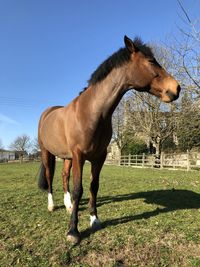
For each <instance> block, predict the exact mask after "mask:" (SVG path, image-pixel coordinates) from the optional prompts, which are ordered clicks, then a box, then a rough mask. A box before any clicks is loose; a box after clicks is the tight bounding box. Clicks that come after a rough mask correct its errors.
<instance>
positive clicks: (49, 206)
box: [48, 193, 54, 211]
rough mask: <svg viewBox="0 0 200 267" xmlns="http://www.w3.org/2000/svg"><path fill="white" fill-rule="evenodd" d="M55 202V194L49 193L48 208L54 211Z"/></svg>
mask: <svg viewBox="0 0 200 267" xmlns="http://www.w3.org/2000/svg"><path fill="white" fill-rule="evenodd" d="M53 208H54V203H53V196H52V194H51V193H48V210H49V211H53Z"/></svg>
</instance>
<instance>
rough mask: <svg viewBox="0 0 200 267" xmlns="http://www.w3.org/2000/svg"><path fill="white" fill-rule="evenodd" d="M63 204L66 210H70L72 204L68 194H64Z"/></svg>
mask: <svg viewBox="0 0 200 267" xmlns="http://www.w3.org/2000/svg"><path fill="white" fill-rule="evenodd" d="M64 204H65V207H66V209H67V210H69V211H70V210H71V209H72V202H71V196H70V193H69V192H67V193H64Z"/></svg>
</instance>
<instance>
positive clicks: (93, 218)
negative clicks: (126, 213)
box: [90, 215, 101, 227]
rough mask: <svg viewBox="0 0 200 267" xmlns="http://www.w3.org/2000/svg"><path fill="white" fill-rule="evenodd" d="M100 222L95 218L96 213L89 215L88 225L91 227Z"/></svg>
mask: <svg viewBox="0 0 200 267" xmlns="http://www.w3.org/2000/svg"><path fill="white" fill-rule="evenodd" d="M100 224H101V223H100V220H99V219H97V217H96V215H92V216H91V215H90V226H91V227H94V226H95V225H96V226H98V225H100Z"/></svg>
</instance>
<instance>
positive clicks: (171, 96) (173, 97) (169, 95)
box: [165, 90, 178, 101]
mask: <svg viewBox="0 0 200 267" xmlns="http://www.w3.org/2000/svg"><path fill="white" fill-rule="evenodd" d="M165 93H166V95H167V96H168V97H169V98H170V100H171V101H174V100H176V99H177V98H178V94H177V95H175V94H173V93H172V92H171V91H170V90H166V92H165Z"/></svg>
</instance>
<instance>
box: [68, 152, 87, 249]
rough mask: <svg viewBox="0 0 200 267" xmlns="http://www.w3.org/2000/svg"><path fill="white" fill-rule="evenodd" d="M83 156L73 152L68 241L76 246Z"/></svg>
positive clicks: (78, 234)
mask: <svg viewBox="0 0 200 267" xmlns="http://www.w3.org/2000/svg"><path fill="white" fill-rule="evenodd" d="M83 164H84V160H83V156H82V153H81V152H80V151H79V150H78V149H77V150H76V151H74V152H73V160H72V170H73V207H72V213H71V218H70V223H69V231H68V233H67V239H68V240H69V241H71V242H72V243H74V244H77V243H79V242H80V233H79V231H78V206H79V202H80V199H81V197H82V194H83V186H82V172H83Z"/></svg>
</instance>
